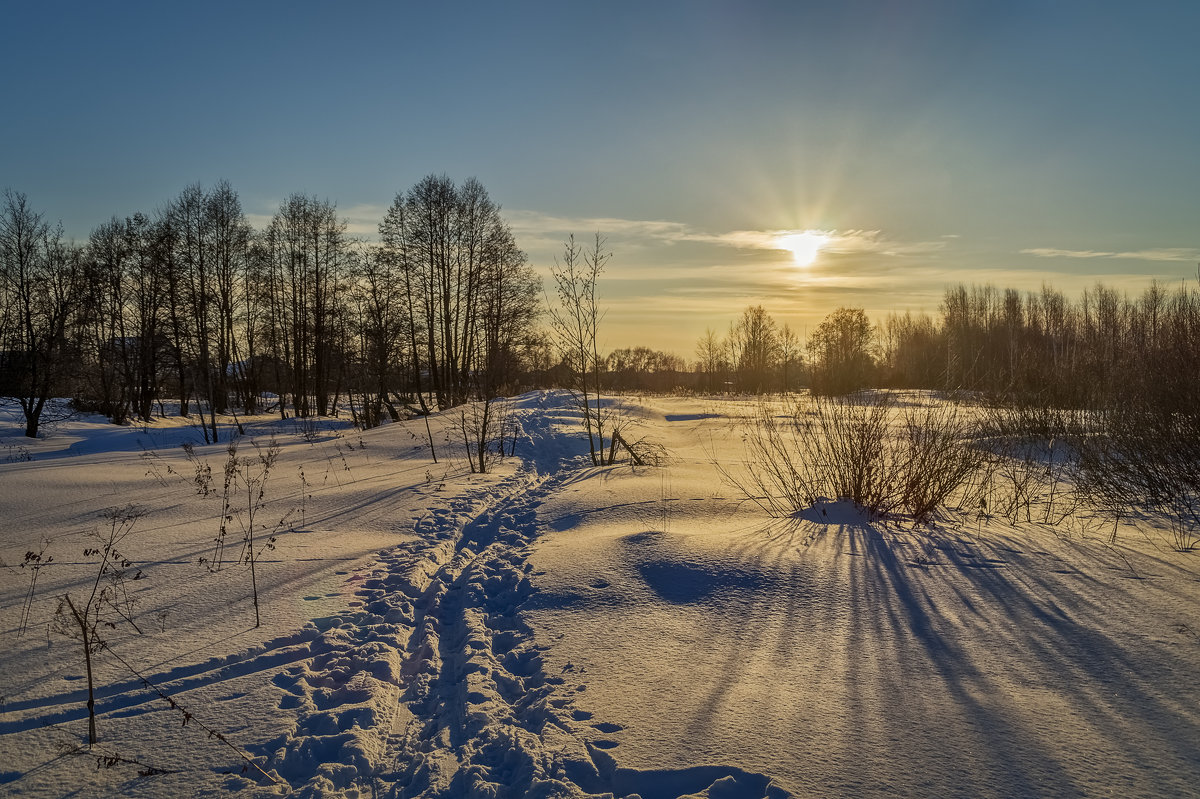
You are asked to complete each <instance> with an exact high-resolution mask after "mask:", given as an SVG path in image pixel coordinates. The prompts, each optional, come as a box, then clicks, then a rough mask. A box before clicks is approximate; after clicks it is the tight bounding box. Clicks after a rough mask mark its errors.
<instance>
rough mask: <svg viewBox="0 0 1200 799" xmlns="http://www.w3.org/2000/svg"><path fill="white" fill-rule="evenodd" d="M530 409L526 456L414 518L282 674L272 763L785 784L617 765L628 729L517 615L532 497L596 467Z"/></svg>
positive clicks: (577, 792)
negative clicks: (281, 719) (569, 449)
mask: <svg viewBox="0 0 1200 799" xmlns="http://www.w3.org/2000/svg"><path fill="white" fill-rule="evenodd" d="M545 401H546V398H545V397H544V396H542V397H541V398H540V401H538V402H531V403H529V404H530V405H534V406H537V407H529V408H526V410H527V411H528V412H526V413H524V414H522V415H521V416H520V421H521V424H522V428H523V435H522V437H521V449H523V450H524V452H525V453H527V454H528V457H527V459H526V461H525V462H524V463H523V465H522V466H521V467H520V468H519V469H518V470H517V472H516V473H515V474H513V475H511V476H510V477H507V478H504V479H503V480H502V481H501V482H500V483H499V484H497V485H491V486H485V487H479V488H476V489H474V490H470V491H468V492H467V493H465V494H464V495H462V496H461V497H458V498H455V499H453V500H452V501H451V502H450V503H449V506H448V507H447V508H445V509H440V510H434V511H431V512H430V514H429V515H428V516H426V517H425V518H423V519H422V520H420V522H419V523H418V524H417V529H416V533H417V538H418V540H417V541H413V542H409V543H407V544H404V545H401V546H399V547H396V548H394V549H392V550H390V551H388V552H385V553H383V554H382V555H381V557H380V559H379V562H378V564H377V566H376V567H375V568H374V569H373V571H372V573H371V574H370V576H369V577H368V578H366V579H365V580H364V581H363V585H362V589H361V590H360V592H359V597H360V598H361V609H360V610H358V611H356V612H354V613H351V614H348V615H346V616H344V617H341V618H336V619H331V620H329V627H328V628H327V629H326V630H325V631H324V633H323V634H322V637H321V639H322V642H323V645H322V647H321V648H320V651H319V652H318V653H317V654H316V655H315V656H314V657H312V658H310V659H308V660H305V661H304V662H302V663H299V664H297V665H295V666H293V667H292V668H290V669H289V670H288V671H287V672H285V673H284V674H281V675H279V677H278V678H277V679H276V684H277V685H278V686H279V687H280V688H283V689H284V690H285V691H287V692H288V695H287V697H285V699H284V703H283V707H284V708H295V709H296V711H297V721H296V725H295V729H294V730H293V731H292V732H291V733H290V734H287V735H284V736H281V737H280V738H279V739H277V740H275V741H273V742H271V743H269V744H268V745H267V746H265V747H264V749H266V750H267V751H268V752H269V756H268V757H267V759H266V765H265V767H266V768H267V769H268V770H273V771H274V772H275V774H277V775H278V776H279V777H280V778H282V779H283V780H285V781H286V782H287V783H289V784H290V785H292V786H294V787H295V788H297V789H298V792H297V794H296V795H299V796H312V797H317V796H372V797H375V796H380V797H394V798H396V799H401V798H403V797H414V796H424V797H465V796H488V797H521V796H584V795H592V794H608V795H612V794H616V795H629V794H633V793H637V794H639V795H640V796H642V797H643V799H652V798H654V799H658V798H659V797H663V798H664V799H665V797H672V798H673V797H678V796H683V795H704V796H708V795H712V796H739V797H772V799H782V797H786V796H787V795H788V794H787V793H786V792H784V791H782V790H781V789H779V788H778V787H777V786H775V785H774V784H773V783H772V782H771V780H770V779H769V778H768V777H766V776H763V775H760V774H750V773H747V772H745V771H742V770H741V769H738V768H733V767H720V766H697V767H689V768H683V769H676V770H636V769H628V768H620V767H619V766H618V765H617V762H616V760H615V759H614V758H613V757H612V755H611V754H610V753H609V751H608V750H609V749H610V748H611V747H614V746H616V743H615V742H614V741H612V740H610V739H609V736H610V735H611V734H612V733H614V732H617V731H619V730H620V726H619V725H615V724H610V723H605V722H601V721H598V720H595V719H593V717H592V714H591V713H588V712H586V711H582V710H579V709H578V708H577V707H576V703H575V697H576V695H577V693H578V692H579V691H582V690H583V689H584V688H585V687H586V686H576V687H569V686H568V684H567V680H566V679H565V678H564V676H562V675H563V674H566V673H567V672H568V671H569V670H570V666H567V667H564V668H563V670H562V672H561V673H560V674H549V673H547V668H546V664H545V661H544V659H543V656H542V653H543V651H544V650H545V647H544V646H542V645H539V644H537V643H535V640H534V631H533V630H532V628H531V627H530V626H529V625H528V624H527V622H526V621H525V619H524V617H523V615H522V613H521V612H520V608H521V605H522V604H523V603H524V602H525V601H526V600H528V599H529V598H530V597H531V596H532V595H533V594H534V593H535V589H534V587H533V586H532V585H531V583H530V579H529V577H530V571H531V566H530V565H529V563H528V559H529V556H530V554H531V544H532V542H533V540H534V538H535V535H536V530H537V509H538V507H539V506H540V505H541V504H542V502H543V501H544V500H545V499H546V498H547V497H548V496H551V495H552V494H554V493H555V492H556V491H558V490H560V489H561V488H562V487H563V486H564V485H566V484H569V483H571V482H574V481H576V480H579V479H581V478H586V476H587V475H586V473H578V472H577V473H572V472H570V471H567V470H565V469H563V468H561V462H560V460H559V457H557V456H558V454H559V452H560V451H561V447H562V442H561V441H558V442H555V441H554V439H555V436H556V435H557V436H558V437H559V438H561V433H560V434H555V433H554V432H553V431H551V429H550V423H549V419H548V418H547V415H546V409H545V407H544V406H545Z"/></svg>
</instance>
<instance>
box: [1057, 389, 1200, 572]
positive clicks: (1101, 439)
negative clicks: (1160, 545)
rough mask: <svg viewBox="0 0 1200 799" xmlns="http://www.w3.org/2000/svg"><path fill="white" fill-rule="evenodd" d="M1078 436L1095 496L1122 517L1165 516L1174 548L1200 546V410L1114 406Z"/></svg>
mask: <svg viewBox="0 0 1200 799" xmlns="http://www.w3.org/2000/svg"><path fill="white" fill-rule="evenodd" d="M1076 440H1077V447H1078V449H1079V479H1080V485H1081V488H1082V490H1083V491H1084V492H1085V493H1086V495H1087V497H1088V498H1089V499H1090V500H1092V501H1093V502H1094V503H1095V504H1096V505H1098V506H1099V507H1100V508H1102V509H1104V510H1105V511H1106V512H1108V513H1109V514H1111V515H1113V516H1115V517H1118V518H1119V517H1121V516H1126V515H1129V514H1130V513H1131V512H1142V513H1147V514H1150V515H1152V516H1158V517H1161V518H1162V519H1164V520H1165V521H1166V523H1167V526H1168V531H1169V532H1168V536H1169V539H1168V540H1169V543H1170V545H1171V547H1172V548H1173V549H1175V550H1177V551H1180V552H1189V551H1192V550H1195V549H1197V548H1200V414H1197V413H1195V412H1192V413H1180V412H1170V411H1163V410H1159V409H1147V408H1137V407H1133V406H1124V407H1114V408H1109V409H1106V410H1103V411H1100V412H1098V413H1096V414H1095V415H1094V419H1093V422H1092V424H1091V425H1089V426H1088V428H1087V429H1086V431H1085V432H1083V433H1082V434H1081V435H1079V436H1078V437H1077V439H1076Z"/></svg>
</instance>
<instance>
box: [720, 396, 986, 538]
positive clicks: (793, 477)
mask: <svg viewBox="0 0 1200 799" xmlns="http://www.w3.org/2000/svg"><path fill="white" fill-rule="evenodd" d="M897 413H898V409H897V408H896V404H895V402H894V400H893V398H892V396H891V395H890V394H886V393H869V394H860V395H855V396H850V397H814V398H811V399H810V400H808V401H807V402H803V401H797V402H795V403H790V404H787V405H785V406H784V412H783V413H778V412H777V409H776V408H773V407H772V406H770V405H766V404H763V405H760V406H759V409H758V414H757V415H756V417H755V418H754V420H753V422H752V423H751V425H750V427H749V429H748V431H747V434H746V438H745V441H746V449H747V457H746V460H745V462H744V470H743V471H742V472H739V473H737V474H734V473H732V472H730V471H729V470H723V471H722V474H723V475H724V476H725V478H726V480H727V481H728V482H730V483H732V484H733V485H734V486H735V487H736V488H738V489H739V490H740V491H742V493H743V494H745V495H746V497H747V498H749V499H751V500H753V501H754V502H756V503H758V504H759V505H760V506H761V507H763V508H764V509H765V510H767V511H768V512H770V513H772V514H775V515H790V514H792V513H796V512H798V511H801V510H803V509H805V508H808V507H810V506H812V505H813V504H814V503H815V502H817V501H818V500H819V499H820V498H821V497H834V498H837V499H847V500H850V501H852V502H854V503H855V504H856V505H858V506H859V507H861V508H863V509H864V510H866V511H867V512H868V513H870V514H872V515H876V516H878V515H882V514H885V513H890V512H893V511H897V510H904V511H906V512H908V513H909V514H911V516H912V517H913V519H914V520H916V521H926V520H927V519H928V518H929V517H930V516H931V515H932V514H933V513H934V511H935V510H936V509H937V508H939V507H942V506H944V505H945V504H946V503H948V502H949V501H950V500H951V499H952V498H953V497H954V496H955V495H956V494H961V493H962V489H963V488H964V486H966V485H968V484H969V483H970V482H971V480H972V478H973V477H974V476H975V474H976V471H977V470H978V469H979V467H980V466H981V464H982V463H983V462H984V459H985V456H984V454H983V453H982V452H981V451H980V450H978V449H977V448H976V447H975V446H974V426H973V425H972V424H971V423H970V421H969V419H968V418H967V416H966V415H965V414H964V413H963V412H961V411H960V409H959V408H958V407H957V406H954V405H950V404H946V403H935V404H932V405H921V406H915V407H909V408H906V409H904V412H903V414H902V415H901V416H900V421H899V430H898V431H894V430H893V427H894V425H895V424H896V418H897Z"/></svg>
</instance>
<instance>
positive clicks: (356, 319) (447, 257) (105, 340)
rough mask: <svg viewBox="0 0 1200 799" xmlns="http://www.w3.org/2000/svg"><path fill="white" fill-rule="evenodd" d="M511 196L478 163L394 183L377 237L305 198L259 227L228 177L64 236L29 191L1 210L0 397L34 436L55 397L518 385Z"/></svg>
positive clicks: (522, 328) (132, 403) (123, 412)
mask: <svg viewBox="0 0 1200 799" xmlns="http://www.w3.org/2000/svg"><path fill="white" fill-rule="evenodd" d="M499 211H500V208H499V206H498V205H497V204H495V203H494V202H493V201H492V200H491V199H490V198H489V196H488V194H487V191H486V190H485V189H484V187H483V186H482V185H481V184H480V183H479V182H478V181H476V180H473V179H469V180H467V181H464V182H463V183H462V184H459V185H456V184H455V183H454V182H453V181H451V180H450V179H449V178H447V177H445V176H429V177H426V178H424V179H423V180H421V181H420V182H418V183H417V184H416V185H415V186H413V187H412V188H411V189H409V190H408V191H406V192H401V193H400V194H398V195H397V196H396V198H395V201H394V202H393V204H392V206H391V207H390V208H389V209H388V212H387V215H386V216H385V218H384V219H383V220H382V221H381V222H380V238H381V243H380V244H379V245H378V246H370V245H368V244H366V243H364V242H362V241H358V240H355V239H354V238H352V237H350V236H348V235H347V232H346V222H345V221H344V220H342V219H340V218H339V217H338V215H337V210H336V207H335V206H334V205H333V203H331V202H329V201H327V200H320V199H318V198H316V197H309V196H306V195H303V194H293V195H292V196H290V197H288V198H287V199H286V200H284V201H283V203H282V204H281V205H280V207H279V210H278V211H277V212H276V213H275V214H274V216H273V217H272V219H271V221H270V222H269V224H268V225H267V226H266V227H265V229H262V230H255V229H253V228H252V226H251V225H250V224H249V223H248V221H247V220H246V216H245V214H244V213H243V211H242V208H241V204H240V201H239V199H238V196H237V194H236V192H234V190H233V189H232V187H231V186H230V185H229V184H228V183H226V182H220V183H218V184H216V185H215V186H214V187H212V188H210V189H207V190H206V189H203V188H202V187H201V186H199V185H193V186H189V187H187V188H185V189H184V190H183V191H182V192H181V193H180V194H179V196H178V197H176V198H174V199H173V200H171V201H170V202H168V203H167V204H166V205H165V206H164V207H163V208H162V209H161V210H159V211H157V212H155V213H154V214H150V215H147V214H142V213H138V214H134V215H133V216H130V217H126V218H124V219H120V218H116V217H114V218H113V219H112V220H111V221H109V222H106V223H104V224H102V225H100V226H99V227H97V228H96V229H95V230H94V231H92V234H91V236H90V237H89V239H88V241H87V242H86V243H84V244H75V243H71V242H67V241H66V240H65V239H64V236H63V232H62V230H61V227H56V226H52V225H50V224H49V223H48V222H47V221H46V220H45V218H44V217H43V215H42V214H41V213H39V212H37V211H35V210H34V209H33V208H32V207H31V206H30V204H29V203H28V201H27V199H26V197H25V196H24V195H22V194H19V193H15V192H12V191H8V192H6V193H5V195H4V203H3V207H2V208H0V396H6V397H14V398H16V399H17V400H18V401H19V403H20V405H21V408H22V410H23V412H24V415H25V419H26V434H27V435H29V436H36V435H37V432H38V429H39V425H40V422H41V419H42V414H43V411H44V409H45V407H46V403H47V402H48V400H49V399H50V398H51V397H59V396H69V397H74V398H75V400H76V403H77V405H78V406H79V407H81V408H83V409H87V410H92V411H97V412H100V413H103V414H105V415H107V416H108V417H110V418H111V419H112V420H113V421H114V422H118V423H122V422H125V421H127V420H129V419H133V418H140V419H149V418H150V417H151V415H152V414H153V413H154V411H155V407H156V405H158V411H159V412H160V413H161V412H163V407H162V405H161V403H162V400H163V399H164V398H167V397H170V398H177V399H178V401H179V406H178V413H180V414H182V415H185V416H188V415H191V414H193V413H195V414H197V416H198V418H199V419H201V420H202V421H203V429H204V431H205V437H206V439H211V440H216V438H217V436H218V427H217V422H216V418H217V415H218V414H225V413H228V412H236V410H237V409H240V410H242V411H244V412H246V413H255V412H260V411H262V410H264V409H265V408H264V406H263V403H264V402H267V403H269V407H270V409H271V410H272V411H274V412H278V413H279V414H280V415H281V416H282V417H284V418H286V417H287V416H288V415H289V414H290V415H294V416H298V417H307V416H313V415H326V414H329V413H331V412H332V411H333V409H335V408H336V407H337V406H338V405H339V403H348V404H349V406H350V408H351V409H352V413H353V414H354V416H355V421H356V422H358V423H360V424H362V425H364V426H371V425H374V424H377V423H378V422H379V421H380V420H381V419H382V417H383V416H384V414H388V415H390V416H392V417H393V418H398V416H399V411H398V409H397V407H396V404H397V403H399V402H411V403H414V404H415V405H417V406H419V407H420V408H422V409H428V407H429V404H430V403H433V404H436V406H438V407H443V408H444V407H448V406H450V405H455V404H458V403H461V402H463V401H465V400H468V399H474V398H478V397H484V396H489V397H490V396H492V395H494V394H496V393H500V392H502V391H503V390H505V389H506V388H507V387H508V386H510V385H512V384H513V382H514V381H515V380H516V377H517V375H518V374H519V373H521V371H522V370H524V369H525V368H526V359H527V358H528V356H529V353H530V352H533V351H534V350H535V349H536V346H535V345H536V344H537V339H536V330H535V327H534V322H535V320H536V317H537V314H538V309H539V301H540V294H541V283H540V281H539V279H538V277H537V275H536V273H535V272H534V271H533V269H532V268H531V267H530V266H529V265H528V264H527V262H526V257H525V254H524V253H523V252H521V250H520V249H519V248H518V247H517V245H516V242H515V239H514V238H513V235H512V233H511V231H510V230H509V228H508V226H507V225H506V224H505V223H504V221H503V220H502V218H501V217H500V213H499Z"/></svg>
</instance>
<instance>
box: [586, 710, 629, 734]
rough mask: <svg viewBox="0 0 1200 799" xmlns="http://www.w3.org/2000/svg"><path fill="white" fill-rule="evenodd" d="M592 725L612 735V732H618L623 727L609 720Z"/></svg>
mask: <svg viewBox="0 0 1200 799" xmlns="http://www.w3.org/2000/svg"><path fill="white" fill-rule="evenodd" d="M588 715H589V716H590V715H591V714H590V713H589V714H588ZM592 726H593V727H595V728H596V729H597V730H600V732H603V733H607V734H608V735H612V734H613V733H614V732H620V731H621V730H623V729H625V728H624V727H622V726H621V725H620V724H613V723H612V722H610V721H601V722H599V723H598V724H593V725H592Z"/></svg>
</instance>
